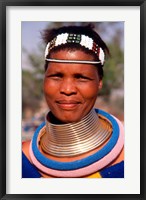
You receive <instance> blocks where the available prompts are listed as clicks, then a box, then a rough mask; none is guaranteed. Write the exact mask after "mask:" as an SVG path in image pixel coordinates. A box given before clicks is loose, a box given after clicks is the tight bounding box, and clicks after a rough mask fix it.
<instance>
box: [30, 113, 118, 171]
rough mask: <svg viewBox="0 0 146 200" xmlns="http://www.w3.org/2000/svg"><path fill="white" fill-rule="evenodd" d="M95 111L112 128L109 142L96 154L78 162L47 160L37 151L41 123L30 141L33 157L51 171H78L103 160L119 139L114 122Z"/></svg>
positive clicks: (104, 114) (105, 115)
mask: <svg viewBox="0 0 146 200" xmlns="http://www.w3.org/2000/svg"><path fill="white" fill-rule="evenodd" d="M95 111H96V112H97V113H98V114H101V115H102V116H104V117H105V118H107V119H108V120H109V121H110V122H111V124H112V128H113V133H112V136H111V138H110V140H109V141H108V143H107V144H106V145H105V146H104V147H103V148H102V149H100V150H99V151H98V152H96V153H94V154H92V155H90V156H88V157H86V158H83V159H80V160H76V161H72V162H59V161H55V160H51V159H49V158H46V157H45V156H44V155H43V154H42V153H41V152H40V151H39V149H38V147H37V138H38V135H39V132H40V130H41V129H42V128H43V127H44V125H45V122H43V123H42V124H41V125H40V126H39V127H38V128H37V130H36V132H35V133H34V136H33V139H32V151H33V154H34V156H35V157H36V159H37V160H38V161H39V162H41V163H42V164H43V165H44V166H46V167H49V168H51V169H56V170H75V169H79V168H82V167H86V166H88V165H90V164H92V163H94V162H97V161H98V160H100V159H101V158H103V157H104V156H106V155H107V154H108V153H109V152H110V151H111V150H112V149H113V147H114V146H115V145H116V143H117V140H118V137H119V125H118V123H117V122H116V120H115V119H114V118H113V117H112V116H111V115H110V114H108V113H107V112H105V111H102V110H99V109H95Z"/></svg>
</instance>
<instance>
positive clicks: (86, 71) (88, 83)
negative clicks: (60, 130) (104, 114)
mask: <svg viewBox="0 0 146 200" xmlns="http://www.w3.org/2000/svg"><path fill="white" fill-rule="evenodd" d="M51 58H56V59H65V60H93V57H92V55H89V54H86V53H84V52H82V51H79V50H76V51H67V50H60V51H58V52H55V53H52V54H51ZM101 88H102V80H100V79H99V75H98V71H97V69H96V67H95V66H94V65H91V64H75V63H55V62H50V63H49V64H48V68H47V70H46V73H45V78H44V95H45V98H46V101H47V104H48V106H49V108H50V110H51V111H52V113H53V114H54V116H55V117H56V118H57V119H59V120H60V121H61V122H63V123H70V122H77V121H80V120H81V119H82V118H83V117H84V116H85V115H86V114H88V112H89V111H90V110H91V109H92V107H93V106H94V104H95V101H96V98H97V95H98V91H99V90H100V89H101Z"/></svg>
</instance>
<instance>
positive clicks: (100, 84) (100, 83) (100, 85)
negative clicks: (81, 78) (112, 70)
mask: <svg viewBox="0 0 146 200" xmlns="http://www.w3.org/2000/svg"><path fill="white" fill-rule="evenodd" d="M102 85H103V82H102V80H100V81H99V89H101V88H102Z"/></svg>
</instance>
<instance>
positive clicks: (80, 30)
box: [42, 24, 109, 79]
mask: <svg viewBox="0 0 146 200" xmlns="http://www.w3.org/2000/svg"><path fill="white" fill-rule="evenodd" d="M93 28H94V26H93V25H92V24H88V25H86V26H63V27H60V28H56V29H51V30H49V29H46V30H44V31H43V32H42V38H43V40H44V42H45V43H46V44H47V43H48V42H50V41H51V40H53V39H54V38H55V37H56V36H57V35H59V34H62V33H74V34H83V35H86V36H88V37H90V38H92V39H93V40H94V42H95V43H97V44H98V45H99V46H100V47H101V48H102V50H103V51H104V53H105V55H109V49H108V47H107V46H106V44H105V42H104V41H103V40H102V39H101V37H100V36H99V35H98V33H96V32H95V31H94V29H93ZM62 49H67V50H81V51H83V52H85V53H87V54H91V55H92V56H93V57H94V59H95V60H97V56H96V55H95V53H94V52H93V51H92V50H89V49H87V48H85V47H83V46H81V45H79V44H76V43H66V44H62V45H60V46H56V47H53V48H52V49H51V50H50V53H49V55H48V57H49V56H50V54H51V53H52V52H55V51H59V50H62ZM47 67H48V62H47V61H46V63H45V70H46V69H47ZM97 70H98V74H99V78H100V79H102V78H103V65H101V64H97Z"/></svg>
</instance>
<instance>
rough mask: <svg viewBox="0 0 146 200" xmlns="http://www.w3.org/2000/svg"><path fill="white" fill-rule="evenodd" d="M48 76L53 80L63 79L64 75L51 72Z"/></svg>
mask: <svg viewBox="0 0 146 200" xmlns="http://www.w3.org/2000/svg"><path fill="white" fill-rule="evenodd" d="M46 77H47V78H50V79H53V80H59V79H61V78H62V77H63V76H62V74H50V75H47V76H46Z"/></svg>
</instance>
